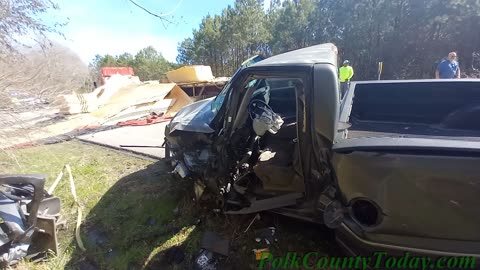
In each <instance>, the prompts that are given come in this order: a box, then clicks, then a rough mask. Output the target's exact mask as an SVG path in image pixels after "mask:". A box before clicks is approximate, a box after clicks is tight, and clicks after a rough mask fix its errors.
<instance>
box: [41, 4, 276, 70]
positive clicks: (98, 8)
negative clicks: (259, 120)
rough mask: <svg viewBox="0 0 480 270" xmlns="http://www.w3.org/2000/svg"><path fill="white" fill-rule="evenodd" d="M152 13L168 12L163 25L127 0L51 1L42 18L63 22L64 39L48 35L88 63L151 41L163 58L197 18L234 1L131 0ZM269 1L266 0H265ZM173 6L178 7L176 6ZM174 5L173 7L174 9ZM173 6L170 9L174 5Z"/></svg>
mask: <svg viewBox="0 0 480 270" xmlns="http://www.w3.org/2000/svg"><path fill="white" fill-rule="evenodd" d="M134 1H135V2H137V3H139V4H141V5H142V6H144V7H146V8H148V9H149V10H151V11H152V12H155V13H167V12H171V11H174V12H173V14H172V15H171V16H169V17H167V18H168V19H169V20H172V21H174V22H175V24H166V25H165V27H164V26H163V24H162V22H161V21H160V20H159V19H158V18H155V17H153V16H151V15H149V14H147V13H145V12H144V11H142V10H140V9H139V8H137V7H136V6H134V5H133V4H132V3H130V2H129V1H128V0H57V3H58V4H59V6H60V11H55V12H50V13H48V14H47V16H45V17H44V20H45V21H46V22H53V21H55V20H56V21H66V20H67V18H68V25H67V26H65V27H63V28H62V32H63V33H64V35H65V37H66V40H64V39H63V38H61V37H58V36H52V39H53V40H55V41H57V42H60V43H61V44H64V45H65V46H68V47H69V48H71V49H72V50H73V51H74V52H76V53H77V54H78V55H79V56H80V58H81V59H82V60H83V61H84V62H86V63H88V62H89V61H90V60H91V59H93V57H94V56H95V54H107V53H109V54H113V55H117V54H120V53H123V52H129V53H132V54H135V53H136V52H137V51H138V50H139V49H141V48H144V47H147V46H149V45H152V46H154V47H155V48H156V49H157V50H158V51H160V52H161V53H162V54H163V55H164V57H165V58H167V59H168V60H170V61H175V57H176V55H177V44H178V42H180V41H182V40H183V39H185V38H187V37H189V36H191V33H192V29H194V28H198V25H199V23H200V22H201V19H202V17H204V16H205V15H207V14H211V15H214V14H220V13H221V11H222V9H224V8H226V7H227V6H228V5H232V4H233V2H234V0H134ZM266 2H269V1H266ZM177 6H178V7H177ZM176 7H177V8H176ZM175 8H176V9H175Z"/></svg>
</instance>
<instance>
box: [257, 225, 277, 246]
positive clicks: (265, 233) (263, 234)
mask: <svg viewBox="0 0 480 270" xmlns="http://www.w3.org/2000/svg"><path fill="white" fill-rule="evenodd" d="M275 232H276V229H275V227H268V228H263V229H259V230H256V231H255V241H257V242H261V241H262V240H263V241H265V243H266V244H267V245H270V244H271V243H272V242H273V241H275V242H277V241H278V239H277V238H276V237H275Z"/></svg>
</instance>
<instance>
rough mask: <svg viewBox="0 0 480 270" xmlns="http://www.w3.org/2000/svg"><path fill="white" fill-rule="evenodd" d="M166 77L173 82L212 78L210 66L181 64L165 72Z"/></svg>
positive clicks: (208, 79)
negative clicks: (181, 65) (179, 66)
mask: <svg viewBox="0 0 480 270" xmlns="http://www.w3.org/2000/svg"><path fill="white" fill-rule="evenodd" d="M167 78H168V80H169V81H171V82H174V83H189V82H208V81H211V80H213V78H214V77H213V73H212V68H211V67H210V66H201V65H195V66H183V67H181V68H178V69H175V70H172V71H169V72H167Z"/></svg>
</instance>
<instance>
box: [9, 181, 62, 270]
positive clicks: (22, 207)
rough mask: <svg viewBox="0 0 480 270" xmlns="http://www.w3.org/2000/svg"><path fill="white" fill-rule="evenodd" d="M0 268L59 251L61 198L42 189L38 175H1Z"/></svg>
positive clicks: (43, 184) (42, 184)
mask: <svg viewBox="0 0 480 270" xmlns="http://www.w3.org/2000/svg"><path fill="white" fill-rule="evenodd" d="M0 184H1V185H2V186H3V189H2V190H0V250H1V254H0V267H2V268H6V267H8V266H10V265H14V264H16V263H18V262H19V261H21V260H22V259H24V258H29V259H32V260H41V259H42V258H43V257H45V256H46V255H47V253H48V252H49V251H52V252H54V253H55V254H56V253H57V252H58V243H57V235H56V220H57V219H58V217H59V215H60V199H58V198H56V197H52V196H51V195H49V194H47V193H46V192H45V190H44V186H45V177H43V176H41V175H0Z"/></svg>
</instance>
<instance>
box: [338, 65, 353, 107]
mask: <svg viewBox="0 0 480 270" xmlns="http://www.w3.org/2000/svg"><path fill="white" fill-rule="evenodd" d="M353 74H354V72H353V68H352V67H351V66H350V61H348V60H345V61H343V66H342V67H340V69H339V77H340V94H341V96H340V98H343V96H344V95H345V93H347V90H348V87H350V80H351V79H352V77H353Z"/></svg>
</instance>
